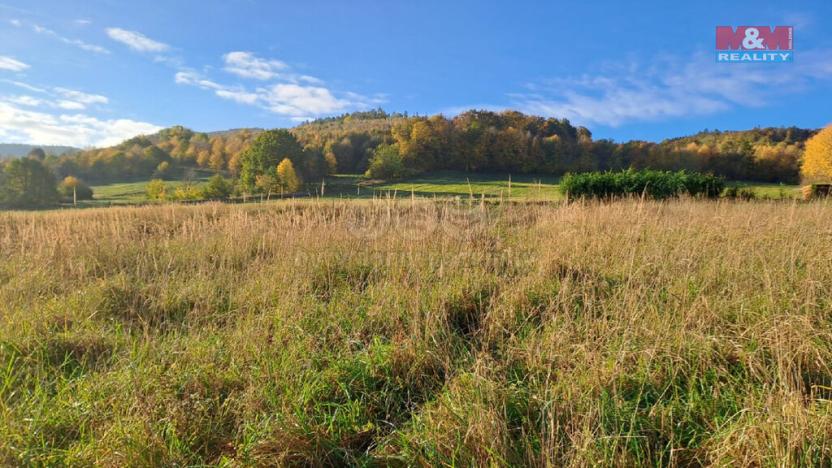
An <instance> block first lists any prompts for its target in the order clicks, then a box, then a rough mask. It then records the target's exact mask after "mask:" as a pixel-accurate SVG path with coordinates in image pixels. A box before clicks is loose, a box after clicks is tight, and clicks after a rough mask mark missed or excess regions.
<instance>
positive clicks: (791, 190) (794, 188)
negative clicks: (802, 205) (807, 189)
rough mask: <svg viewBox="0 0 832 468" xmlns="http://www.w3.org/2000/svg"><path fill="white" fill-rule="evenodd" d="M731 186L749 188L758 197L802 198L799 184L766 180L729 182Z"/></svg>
mask: <svg viewBox="0 0 832 468" xmlns="http://www.w3.org/2000/svg"><path fill="white" fill-rule="evenodd" d="M728 185H729V186H731V185H733V186H736V187H742V188H749V189H751V190H752V191H753V192H754V194H755V195H756V196H757V197H758V198H764V199H771V200H780V199H793V198H795V199H796V198H801V197H802V194H801V192H800V186H799V185H786V184H776V183H765V182H741V181H739V182H729V183H728Z"/></svg>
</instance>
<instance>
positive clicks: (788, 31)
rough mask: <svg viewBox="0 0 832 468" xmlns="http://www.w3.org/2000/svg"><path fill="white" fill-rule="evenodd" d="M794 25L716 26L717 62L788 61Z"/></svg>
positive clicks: (791, 54) (792, 58)
mask: <svg viewBox="0 0 832 468" xmlns="http://www.w3.org/2000/svg"><path fill="white" fill-rule="evenodd" d="M792 60H794V28H793V27H791V26H775V27H773V28H772V27H770V26H738V27H736V28H735V27H733V26H717V27H716V61H717V62H791V61H792Z"/></svg>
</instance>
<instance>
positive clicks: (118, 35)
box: [107, 28, 170, 52]
mask: <svg viewBox="0 0 832 468" xmlns="http://www.w3.org/2000/svg"><path fill="white" fill-rule="evenodd" d="M107 35H108V36H110V39H112V40H114V41H117V42H121V43H122V44H125V45H127V46H128V47H130V48H131V49H133V50H137V51H139V52H164V51H166V50H168V49H170V46H169V45H167V44H165V43H162V42H159V41H154V40H153V39H150V38H149V37H147V36H145V35H144V34H142V33H139V32H136V31H128V30H126V29H121V28H107Z"/></svg>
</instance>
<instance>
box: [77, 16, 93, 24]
mask: <svg viewBox="0 0 832 468" xmlns="http://www.w3.org/2000/svg"><path fill="white" fill-rule="evenodd" d="M75 24H77V25H78V26H89V25H91V24H92V21H90V20H88V19H84V18H79V19H77V20H75Z"/></svg>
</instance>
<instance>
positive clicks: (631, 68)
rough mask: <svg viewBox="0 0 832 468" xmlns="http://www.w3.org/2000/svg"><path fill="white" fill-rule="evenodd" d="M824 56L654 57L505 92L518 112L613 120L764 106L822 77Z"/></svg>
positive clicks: (827, 66) (829, 62)
mask: <svg viewBox="0 0 832 468" xmlns="http://www.w3.org/2000/svg"><path fill="white" fill-rule="evenodd" d="M830 57H832V54H829V53H828V51H806V52H803V53H801V55H800V62H799V63H794V64H777V65H771V64H743V65H735V64H724V63H716V62H715V61H714V59H713V57H710V56H708V55H706V54H700V55H696V56H694V57H692V58H690V59H688V60H685V61H683V60H678V59H669V58H662V59H656V60H655V61H654V63H653V65H652V66H643V65H639V64H635V63H627V64H619V65H614V66H612V67H609V69H608V70H605V71H604V72H602V73H599V74H597V75H584V76H581V77H577V78H567V79H558V80H550V81H549V82H546V83H542V84H534V85H530V86H529V88H530V89H529V92H525V93H518V94H511V95H510V96H511V97H512V98H513V100H514V104H515V106H517V107H519V108H520V109H521V110H523V111H524V112H528V113H532V114H539V115H545V116H553V117H566V118H568V119H570V120H573V121H574V122H576V123H578V124H581V125H587V124H602V125H609V126H618V125H621V124H624V123H627V122H631V121H655V120H663V119H669V118H679V117H687V116H695V115H706V114H713V113H717V112H720V111H725V110H728V109H731V108H734V107H737V106H741V107H759V106H764V105H766V104H767V103H768V102H769V101H770V98H772V97H774V96H782V95H783V94H784V93H789V92H798V91H799V90H801V89H802V88H804V87H805V86H807V85H809V84H810V82H811V81H814V80H825V79H829V78H830V76H832V75H830V72H832V59H830ZM786 67H788V68H786Z"/></svg>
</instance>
